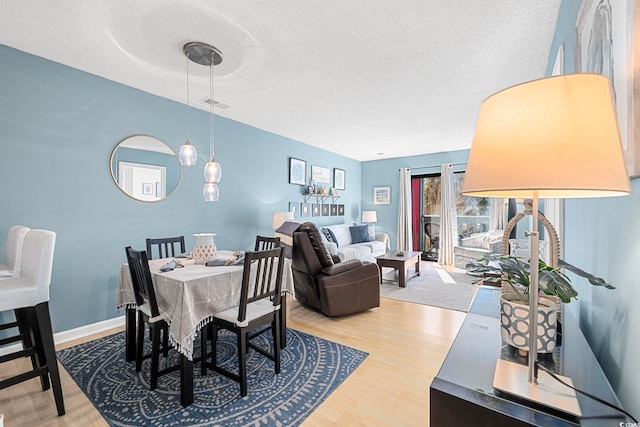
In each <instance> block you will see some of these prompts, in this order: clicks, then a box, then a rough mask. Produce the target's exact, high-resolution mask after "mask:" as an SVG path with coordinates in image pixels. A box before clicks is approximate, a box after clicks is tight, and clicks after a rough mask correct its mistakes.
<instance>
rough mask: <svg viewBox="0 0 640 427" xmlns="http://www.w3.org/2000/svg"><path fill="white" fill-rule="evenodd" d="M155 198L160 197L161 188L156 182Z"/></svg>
mask: <svg viewBox="0 0 640 427" xmlns="http://www.w3.org/2000/svg"><path fill="white" fill-rule="evenodd" d="M156 197H162V186H161V185H160V183H159V182H156Z"/></svg>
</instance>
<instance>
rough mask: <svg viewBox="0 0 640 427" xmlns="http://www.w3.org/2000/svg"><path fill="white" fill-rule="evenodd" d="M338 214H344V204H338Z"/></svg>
mask: <svg viewBox="0 0 640 427" xmlns="http://www.w3.org/2000/svg"><path fill="white" fill-rule="evenodd" d="M338 216H344V205H338Z"/></svg>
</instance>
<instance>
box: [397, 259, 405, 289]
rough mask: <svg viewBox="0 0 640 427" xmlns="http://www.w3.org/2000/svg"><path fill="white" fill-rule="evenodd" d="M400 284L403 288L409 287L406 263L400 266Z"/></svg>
mask: <svg viewBox="0 0 640 427" xmlns="http://www.w3.org/2000/svg"><path fill="white" fill-rule="evenodd" d="M398 286H400V287H401V288H406V287H407V266H406V265H404V263H403V264H402V266H400V268H398Z"/></svg>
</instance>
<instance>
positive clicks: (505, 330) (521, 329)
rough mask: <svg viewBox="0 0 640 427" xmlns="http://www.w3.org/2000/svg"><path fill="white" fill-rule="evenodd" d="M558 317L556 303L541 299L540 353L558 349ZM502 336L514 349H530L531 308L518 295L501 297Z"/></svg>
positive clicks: (539, 319) (539, 311) (510, 294)
mask: <svg viewBox="0 0 640 427" xmlns="http://www.w3.org/2000/svg"><path fill="white" fill-rule="evenodd" d="M556 316H557V312H556V304H555V302H553V301H551V300H549V299H547V298H539V299H538V327H537V333H538V336H537V338H538V339H537V350H538V353H552V352H553V349H554V348H555V347H556V332H557V331H556V324H557V317H556ZM500 335H501V336H502V339H503V340H504V342H505V343H507V344H509V345H511V346H513V347H516V348H518V349H522V350H528V349H529V306H528V305H527V303H526V301H523V300H522V299H521V297H520V296H519V295H518V294H516V293H503V294H502V296H501V297H500Z"/></svg>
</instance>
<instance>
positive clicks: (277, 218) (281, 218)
mask: <svg viewBox="0 0 640 427" xmlns="http://www.w3.org/2000/svg"><path fill="white" fill-rule="evenodd" d="M292 219H293V212H274V213H273V220H272V221H271V228H273V229H274V230H277V229H278V228H280V226H281V225H282V224H284V223H285V222H286V221H289V220H292Z"/></svg>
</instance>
